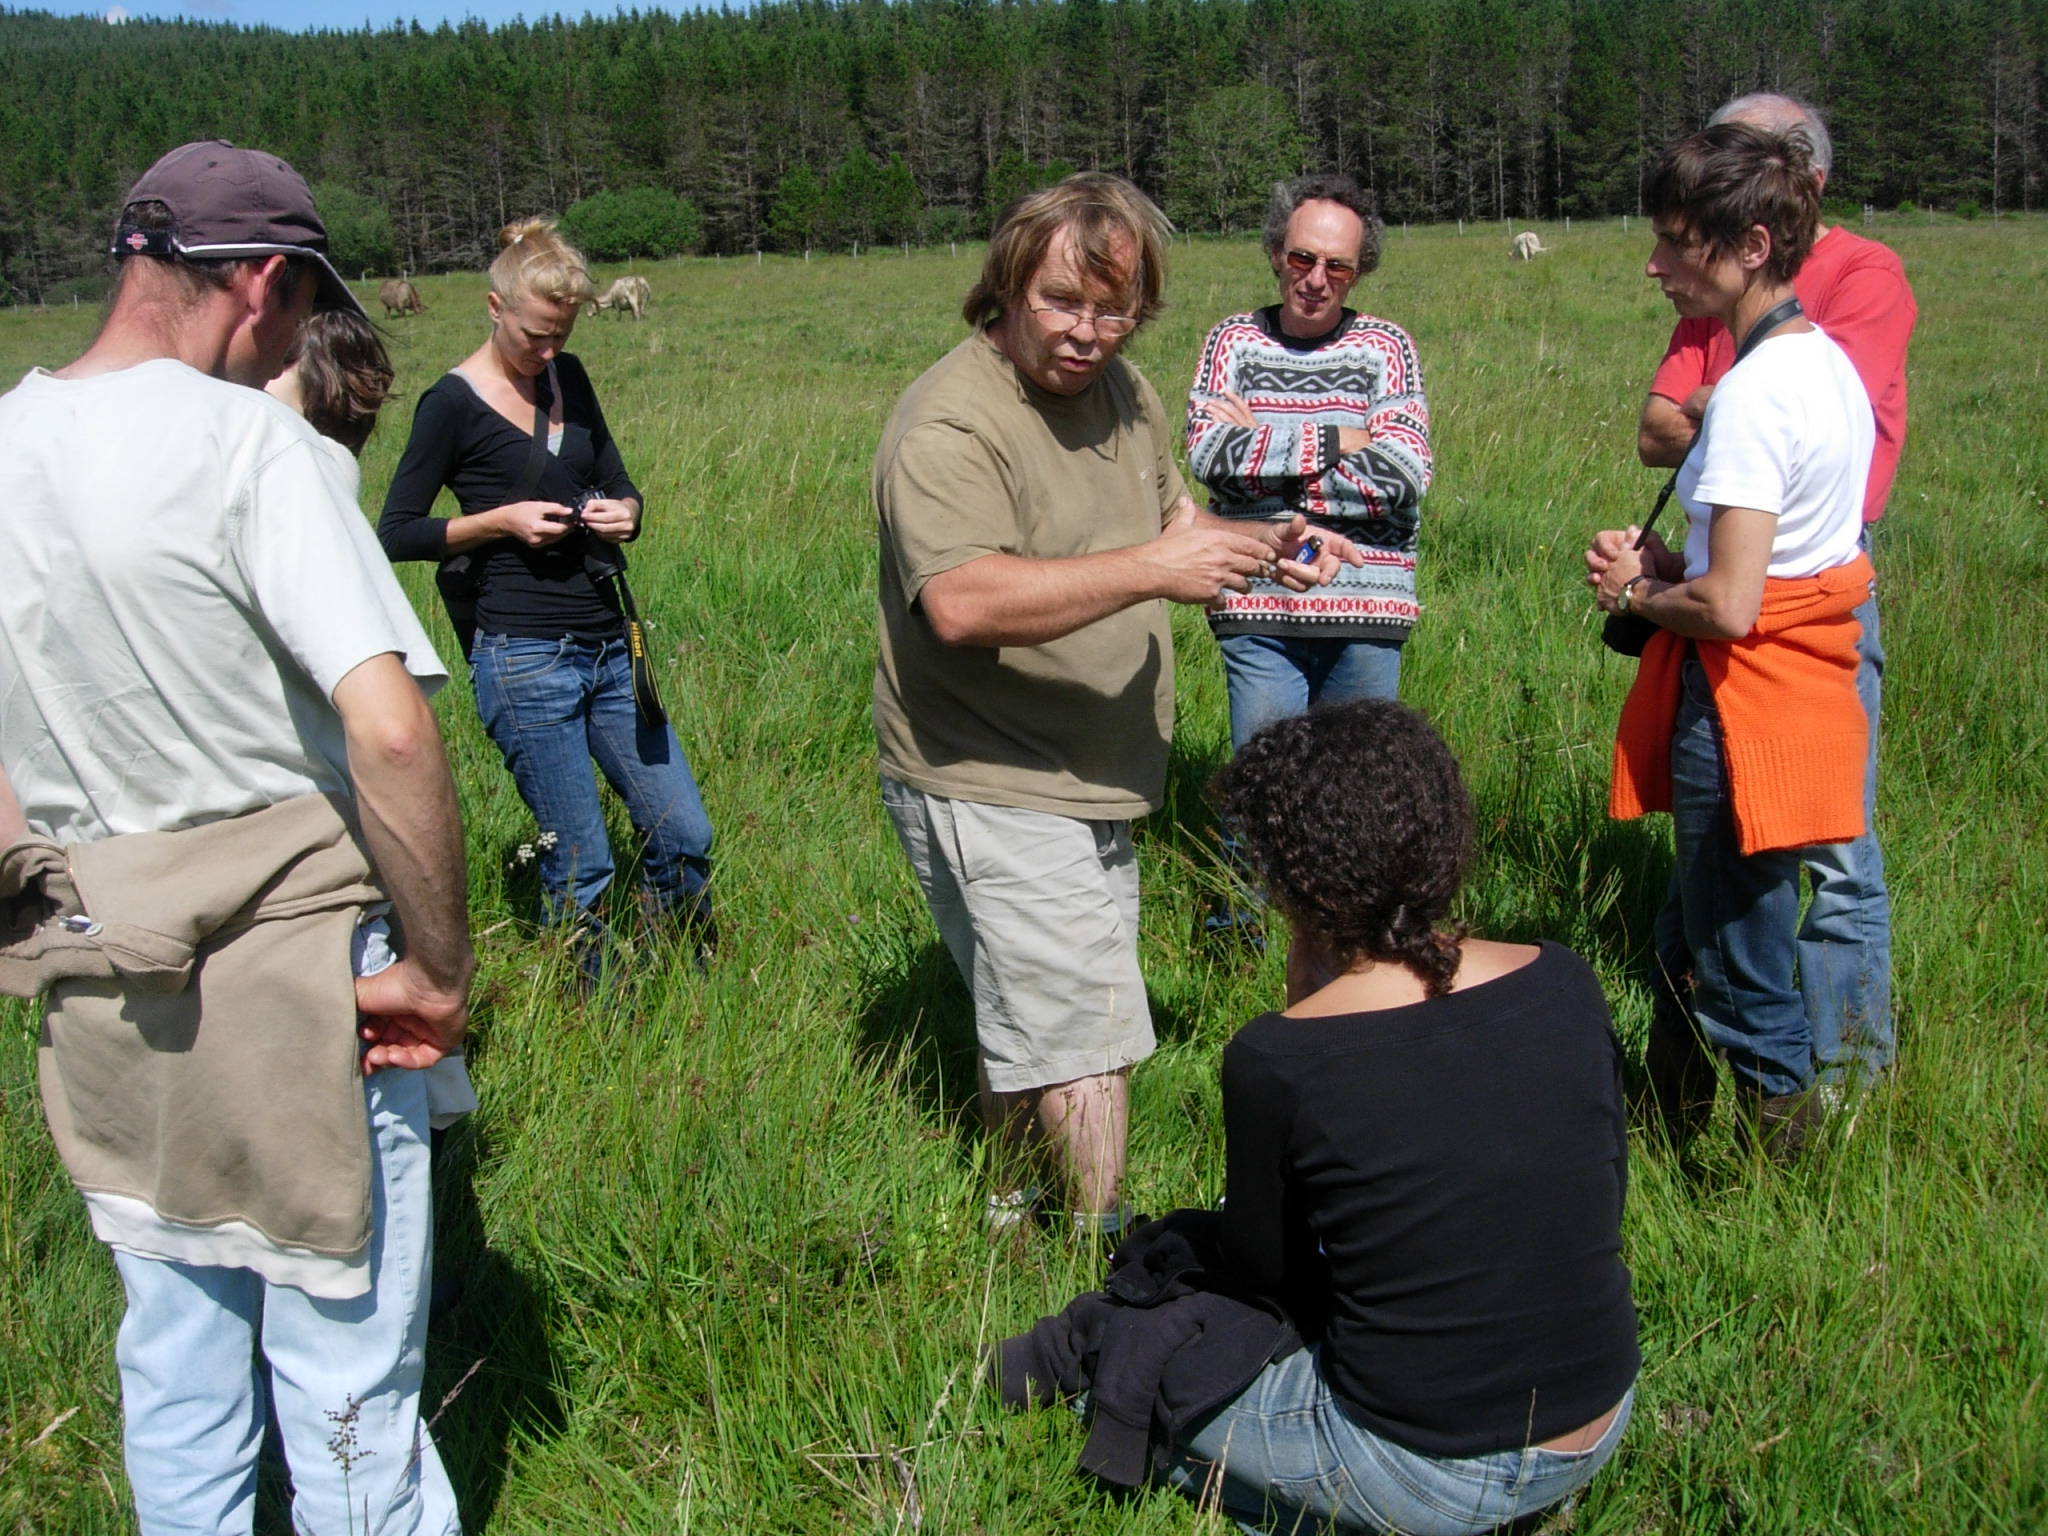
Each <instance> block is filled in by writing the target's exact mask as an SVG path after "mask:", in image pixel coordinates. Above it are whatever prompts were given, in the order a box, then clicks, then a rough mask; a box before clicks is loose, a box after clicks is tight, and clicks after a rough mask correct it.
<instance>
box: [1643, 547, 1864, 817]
mask: <svg viewBox="0 0 2048 1536" xmlns="http://www.w3.org/2000/svg"><path fill="white" fill-rule="evenodd" d="M1876 578H1877V573H1876V571H1874V570H1873V569H1872V568H1871V564H1870V560H1869V558H1868V557H1867V556H1864V555H1858V556H1857V557H1856V558H1855V559H1854V560H1851V561H1850V562H1849V563H1848V564H1847V565H1838V566H1836V567H1835V568H1834V569H1833V570H1831V571H1822V572H1821V573H1820V574H1819V575H1818V576H1802V577H1796V578H1778V577H1773V578H1771V579H1769V580H1766V581H1765V582H1764V601H1763V609H1762V611H1761V612H1760V613H1759V614H1758V615H1757V621H1756V624H1755V625H1754V627H1752V628H1751V630H1750V632H1749V633H1748V634H1747V635H1744V636H1743V637H1742V638H1741V639H1740V640H1694V641H1692V642H1691V644H1692V645H1693V647H1694V648H1695V649H1696V650H1697V651H1698V653H1699V658H1700V666H1701V668H1702V669H1703V670H1704V671H1705V673H1706V675H1707V683H1708V685H1709V686H1710V687H1712V689H1713V690H1714V707H1715V709H1716V710H1717V711H1718V712H1719V714H1720V717H1721V758H1722V762H1723V764H1724V766H1725V767H1726V769H1727V773H1728V789H1729V794H1730V797H1731V798H1732V799H1733V801H1734V810H1735V833H1736V837H1737V840H1738V842H1739V844H1740V846H1741V849H1742V851H1743V852H1744V853H1745V854H1751V853H1764V852H1768V851H1769V850H1771V849H1776V848H1805V847H1808V846H1810V845H1812V844H1814V843H1846V842H1849V841H1851V840H1852V839H1854V838H1858V837H1861V836H1862V835H1863V833H1864V831H1865V827H1864V820H1863V778H1864V765H1865V762H1866V760H1867V753H1868V751H1869V746H1870V722H1869V720H1868V719H1867V718H1866V717H1865V715H1864V713H1863V701H1862V700H1861V699H1860V698H1858V697H1857V693H1856V668H1857V664H1858V658H1857V655H1856V642H1857V639H1858V638H1859V631H1860V626H1859V625H1858V624H1857V622H1856V620H1855V618H1854V616H1853V615H1854V611H1855V609H1856V608H1857V607H1858V606H1859V605H1860V604H1861V603H1862V602H1863V601H1864V600H1865V599H1866V598H1868V597H1869V596H1870V593H1871V590H1872V583H1873V582H1874V581H1875V580H1876ZM1686 644H1687V641H1686V639H1685V637H1684V636H1683V635H1677V634H1673V633H1672V632H1671V631H1670V630H1668V629H1660V630H1658V631H1657V632H1656V634H1654V635H1652V636H1651V637H1650V643H1649V644H1648V645H1647V646H1645V647H1644V648H1643V656H1642V660H1641V661H1640V662H1639V663H1638V664H1637V667H1636V680H1635V685H1634V686H1633V687H1632V688H1630V689H1629V692H1628V702H1627V703H1625V704H1623V705H1622V707H1621V725H1620V728H1619V729H1618V730H1617V731H1616V732H1615V738H1614V779H1613V783H1612V785H1611V787H1610V788H1609V790H1608V795H1607V814H1608V815H1610V816H1612V817H1614V818H1615V819H1616V820H1617V821H1628V820H1631V819H1633V818H1634V817H1637V816H1640V815H1642V814H1643V813H1644V812H1645V811H1668V810H1670V809H1671V732H1672V728H1673V726H1674V725H1675V724H1676V722H1677V719H1678V703H1679V690H1680V688H1681V687H1682V686H1683V685H1682V683H1681V682H1680V678H1679V670H1680V668H1681V667H1682V666H1683V665H1684V664H1685V648H1686Z"/></svg>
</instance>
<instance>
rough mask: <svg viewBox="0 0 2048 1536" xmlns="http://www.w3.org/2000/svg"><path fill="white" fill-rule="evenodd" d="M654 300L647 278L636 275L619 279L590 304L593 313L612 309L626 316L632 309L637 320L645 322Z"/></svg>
mask: <svg viewBox="0 0 2048 1536" xmlns="http://www.w3.org/2000/svg"><path fill="white" fill-rule="evenodd" d="M653 298H654V289H653V288H652V287H651V286H650V285H649V284H648V281H647V279H646V278H644V277H641V276H639V275H638V274H637V273H636V274H635V275H633V276H632V277H622V278H620V279H618V281H616V282H614V283H613V284H612V285H611V287H609V288H607V289H605V291H604V292H603V293H601V294H599V295H598V296H597V297H596V298H594V299H592V300H591V301H590V304H591V308H592V310H593V311H595V310H600V309H610V310H616V311H617V312H619V313H620V314H624V313H625V312H626V311H627V310H629V309H630V310H631V311H632V312H633V318H634V319H635V320H644V319H645V318H646V317H647V306H648V304H649V303H650V302H651V301H652V300H653Z"/></svg>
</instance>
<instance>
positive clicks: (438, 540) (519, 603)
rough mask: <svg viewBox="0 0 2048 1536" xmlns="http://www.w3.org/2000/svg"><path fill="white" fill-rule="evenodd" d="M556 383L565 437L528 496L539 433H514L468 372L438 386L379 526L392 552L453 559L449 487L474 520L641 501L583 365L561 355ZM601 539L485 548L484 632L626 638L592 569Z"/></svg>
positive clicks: (421, 411) (480, 604) (574, 536)
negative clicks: (597, 497) (585, 496)
mask: <svg viewBox="0 0 2048 1536" xmlns="http://www.w3.org/2000/svg"><path fill="white" fill-rule="evenodd" d="M555 377H556V379H557V380H558V381H559V383H560V386H561V392H562V441H561V445H560V446H559V447H558V448H557V449H555V450H554V451H553V452H552V453H550V454H549V456H548V461H547V467H546V469H545V470H544V471H543V473H542V474H541V477H540V483H539V485H538V486H537V487H536V488H535V489H534V490H532V491H531V492H529V493H528V494H527V497H525V498H520V497H516V496H514V494H513V492H514V491H515V490H517V489H518V485H519V480H520V475H521V472H522V471H523V470H524V469H525V468H526V460H527V455H528V454H529V452H530V451H531V448H532V443H533V429H532V427H531V426H524V427H521V426H514V425H513V424H512V423H511V422H510V421H508V420H506V419H505V417H503V416H501V415H499V414H498V413H497V412H496V411H494V410H493V409H491V407H490V406H489V405H487V404H485V403H484V399H483V397H482V396H481V395H479V394H478V393H477V392H476V390H475V389H474V388H473V387H472V386H471V385H470V383H469V381H468V380H467V379H465V378H463V377H462V376H461V375H460V374H458V373H453V372H450V373H444V374H442V375H441V377H440V378H438V379H436V380H435V381H434V383H433V384H432V385H431V386H429V387H428V389H427V391H426V393H424V394H423V395H421V396H420V403H419V405H418V406H417V407H416V408H415V409H414V411H413V417H412V436H411V437H410V438H409V439H408V440H407V442H406V445H405V453H404V455H403V456H402V457H401V458H400V459H399V461H398V471H397V473H396V474H394V475H393V476H392V477H391V489H390V491H389V492H387V493H386V495H385V497H384V513H383V516H381V517H380V518H378V520H377V539H378V541H379V542H380V543H381V544H383V546H384V553H385V554H386V555H387V556H389V557H390V558H391V559H392V560H442V559H445V558H446V557H447V554H448V524H447V522H446V520H445V519H442V518H437V517H435V516H434V515H433V507H434V498H435V497H436V496H438V495H439V494H440V493H441V488H442V487H443V486H446V487H447V488H448V489H449V490H450V491H452V492H454V494H455V501H456V505H457V506H458V507H460V508H461V510H462V512H463V515H465V516H468V515H469V514H471V513H475V512H488V511H490V510H492V509H493V508H495V507H502V506H505V505H507V504H509V503H511V502H513V501H515V500H520V499H532V500H538V501H561V502H566V501H567V500H568V499H569V498H570V497H571V496H573V495H575V494H576V493H577V492H578V491H580V490H584V489H586V488H591V487H595V488H596V489H598V490H600V491H602V492H603V493H604V494H605V495H606V496H607V497H609V498H612V499H614V500H617V499H620V498H623V497H627V496H631V497H634V498H635V499H639V497H640V492H639V490H638V488H637V487H635V486H634V484H633V482H632V480H631V478H630V477H628V475H627V474H626V465H625V461H624V460H623V459H621V458H620V457H619V449H618V445H617V444H616V443H614V442H613V441H612V434H611V430H610V429H609V428H608V427H606V425H605V421H604V412H603V410H601V409H600V408H599V406H598V403H597V392H596V391H595V390H594V389H592V388H591V386H590V375H589V374H587V373H585V372H584V371H583V365H582V363H580V362H578V361H577V360H576V359H575V358H574V357H572V356H571V355H570V354H568V353H566V352H564V353H562V354H561V355H560V356H558V357H557V358H556V359H555ZM590 537H591V535H589V534H586V533H584V532H583V531H582V530H581V529H576V530H573V531H571V532H570V534H569V536H568V537H567V538H564V539H560V540H558V541H556V542H555V543H553V544H550V545H547V546H546V547H545V548H542V549H534V548H530V547H529V546H527V545H525V544H522V543H521V542H520V541H519V540H517V539H513V538H503V539H494V540H493V541H492V542H490V543H489V544H486V545H483V546H482V547H480V548H479V549H478V550H477V551H476V554H477V556H478V566H479V569H478V573H477V581H478V590H477V604H476V622H477V628H478V629H479V630H483V631H486V632H488V633H492V634H500V635H522V636H527V637H530V638H533V639H540V640H558V639H560V638H562V637H563V636H564V635H573V636H575V637H576V638H578V639H583V640H609V639H613V638H615V637H617V636H618V635H620V634H622V633H624V625H623V623H622V621H621V619H620V617H619V610H618V608H617V607H616V606H615V605H614V604H613V603H612V601H611V600H610V599H609V598H608V597H607V596H606V595H605V594H604V593H603V592H601V591H600V590H599V589H598V587H597V584H596V583H595V582H593V581H592V580H591V579H590V576H589V574H588V573H587V572H586V571H585V570H584V567H583V555H584V551H585V549H586V547H587V542H588V540H589V539H590Z"/></svg>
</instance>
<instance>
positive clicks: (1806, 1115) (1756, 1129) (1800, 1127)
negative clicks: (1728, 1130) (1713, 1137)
mask: <svg viewBox="0 0 2048 1536" xmlns="http://www.w3.org/2000/svg"><path fill="white" fill-rule="evenodd" d="M1825 1118H1826V1110H1825V1108H1824V1107H1823V1105H1822V1103H1821V1097H1820V1095H1819V1094H1818V1093H1816V1092H1814V1091H1813V1090H1812V1089H1808V1090H1807V1091H1806V1092H1805V1093H1784V1094H1777V1095H1775V1096H1772V1095H1766V1094H1761V1093H1758V1092H1757V1091H1756V1090H1755V1089H1754V1088H1745V1089H1743V1091H1742V1092H1741V1093H1740V1094H1739V1095H1738V1097H1737V1100H1736V1115H1735V1144H1736V1146H1738V1147H1739V1148H1741V1149H1742V1153H1743V1155H1744V1156H1745V1157H1753V1156H1755V1155H1756V1153H1757V1152H1759V1151H1761V1152H1762V1153H1763V1155H1764V1156H1765V1157H1767V1158H1769V1159H1770V1160H1771V1161H1772V1162H1774V1163H1776V1164H1777V1165H1778V1166H1779V1167H1780V1168H1790V1167H1791V1166H1792V1165H1793V1164H1794V1163H1797V1162H1798V1161H1799V1160H1800V1158H1801V1157H1803V1156H1804V1155H1805V1153H1806V1150H1807V1148H1808V1147H1809V1146H1811V1145H1812V1144H1813V1142H1814V1141H1815V1140H1816V1139H1817V1138H1818V1136H1819V1134H1820V1128H1821V1122H1822V1121H1823V1120H1824V1119H1825Z"/></svg>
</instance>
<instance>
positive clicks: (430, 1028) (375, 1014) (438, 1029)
mask: <svg viewBox="0 0 2048 1536" xmlns="http://www.w3.org/2000/svg"><path fill="white" fill-rule="evenodd" d="M356 1010H357V1012H359V1013H360V1014H362V1016H363V1017H362V1022H361V1025H360V1026H359V1027H360V1032H361V1034H362V1037H363V1039H364V1040H365V1041H366V1042H367V1043H368V1045H369V1049H368V1050H366V1051H364V1052H363V1076H365V1077H368V1076H370V1075H371V1074H372V1073H373V1072H375V1071H376V1070H377V1069H378V1068H379V1067H406V1068H410V1069H414V1070H417V1069H419V1068H422V1067H431V1066H432V1065H434V1063H435V1062H437V1061H439V1060H441V1059H442V1058H443V1057H445V1056H452V1055H454V1054H455V1053H456V1052H457V1051H459V1050H461V1049H462V1032H463V1030H464V1029H465V1028H467V1027H468V1024H469V987H468V985H467V984H466V983H465V984H464V985H463V986H462V987H460V988H459V989H457V990H454V991H450V990H448V989H447V988H446V987H444V986H441V985H438V984H436V983H435V982H433V981H430V980H429V979H428V978H427V977H426V976H425V975H424V974H423V973H422V972H421V971H420V969H419V968H418V967H417V966H416V965H414V964H413V963H412V962H411V961H409V960H400V961H399V962H398V963H397V964H395V965H392V966H388V967H386V968H385V969H384V970H381V971H379V972H378V973H377V974H376V975H374V976H358V977H357V978H356Z"/></svg>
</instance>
